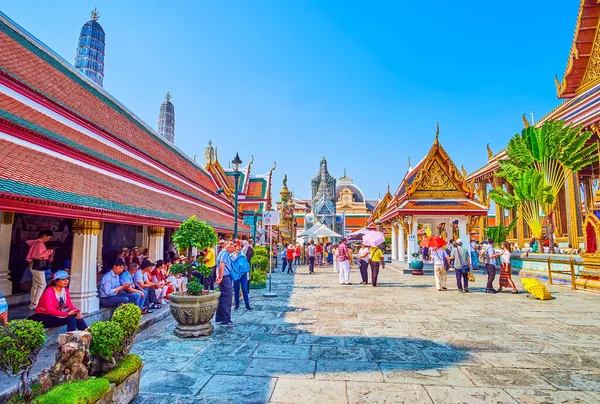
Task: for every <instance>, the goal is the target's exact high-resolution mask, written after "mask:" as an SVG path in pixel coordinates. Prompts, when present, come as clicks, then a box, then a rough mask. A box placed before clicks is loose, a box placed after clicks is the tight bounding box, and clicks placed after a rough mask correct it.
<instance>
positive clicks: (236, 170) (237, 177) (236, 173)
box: [231, 152, 242, 240]
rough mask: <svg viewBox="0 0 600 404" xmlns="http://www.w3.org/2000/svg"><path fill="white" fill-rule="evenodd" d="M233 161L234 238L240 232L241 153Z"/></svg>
mask: <svg viewBox="0 0 600 404" xmlns="http://www.w3.org/2000/svg"><path fill="white" fill-rule="evenodd" d="M231 162H232V163H233V178H234V179H235V189H234V205H233V216H234V222H233V239H234V240H235V239H236V238H237V234H238V183H239V181H240V170H239V167H240V164H242V160H241V159H240V156H239V154H238V153H237V152H236V153H235V157H234V158H233V160H231Z"/></svg>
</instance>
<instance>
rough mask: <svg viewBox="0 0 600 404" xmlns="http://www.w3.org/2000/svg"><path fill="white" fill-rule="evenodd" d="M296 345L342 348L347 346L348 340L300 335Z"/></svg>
mask: <svg viewBox="0 0 600 404" xmlns="http://www.w3.org/2000/svg"><path fill="white" fill-rule="evenodd" d="M295 343H296V345H322V346H340V347H343V346H344V345H345V344H346V338H343V337H322V336H319V335H312V334H300V335H298V337H297V338H296V342H295Z"/></svg>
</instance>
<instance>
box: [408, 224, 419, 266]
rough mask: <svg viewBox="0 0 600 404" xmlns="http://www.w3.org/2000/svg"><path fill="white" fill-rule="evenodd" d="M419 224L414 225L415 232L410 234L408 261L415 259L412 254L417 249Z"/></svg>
mask: <svg viewBox="0 0 600 404" xmlns="http://www.w3.org/2000/svg"><path fill="white" fill-rule="evenodd" d="M417 248H418V246H417V226H414V228H413V233H411V234H409V235H408V262H411V260H412V259H413V256H412V254H413V253H414V252H416V251H417Z"/></svg>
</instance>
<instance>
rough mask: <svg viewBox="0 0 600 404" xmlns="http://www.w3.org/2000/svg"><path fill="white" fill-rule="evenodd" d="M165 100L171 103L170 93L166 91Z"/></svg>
mask: <svg viewBox="0 0 600 404" xmlns="http://www.w3.org/2000/svg"><path fill="white" fill-rule="evenodd" d="M165 100H167V102H169V101H171V93H170V92H168V91H167V95H165Z"/></svg>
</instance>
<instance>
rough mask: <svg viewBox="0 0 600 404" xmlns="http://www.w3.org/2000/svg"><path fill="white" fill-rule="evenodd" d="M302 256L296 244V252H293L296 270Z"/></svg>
mask: <svg viewBox="0 0 600 404" xmlns="http://www.w3.org/2000/svg"><path fill="white" fill-rule="evenodd" d="M301 256H302V249H301V248H300V244H296V250H295V252H294V264H295V265H296V268H298V267H299V266H300V257H301Z"/></svg>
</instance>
